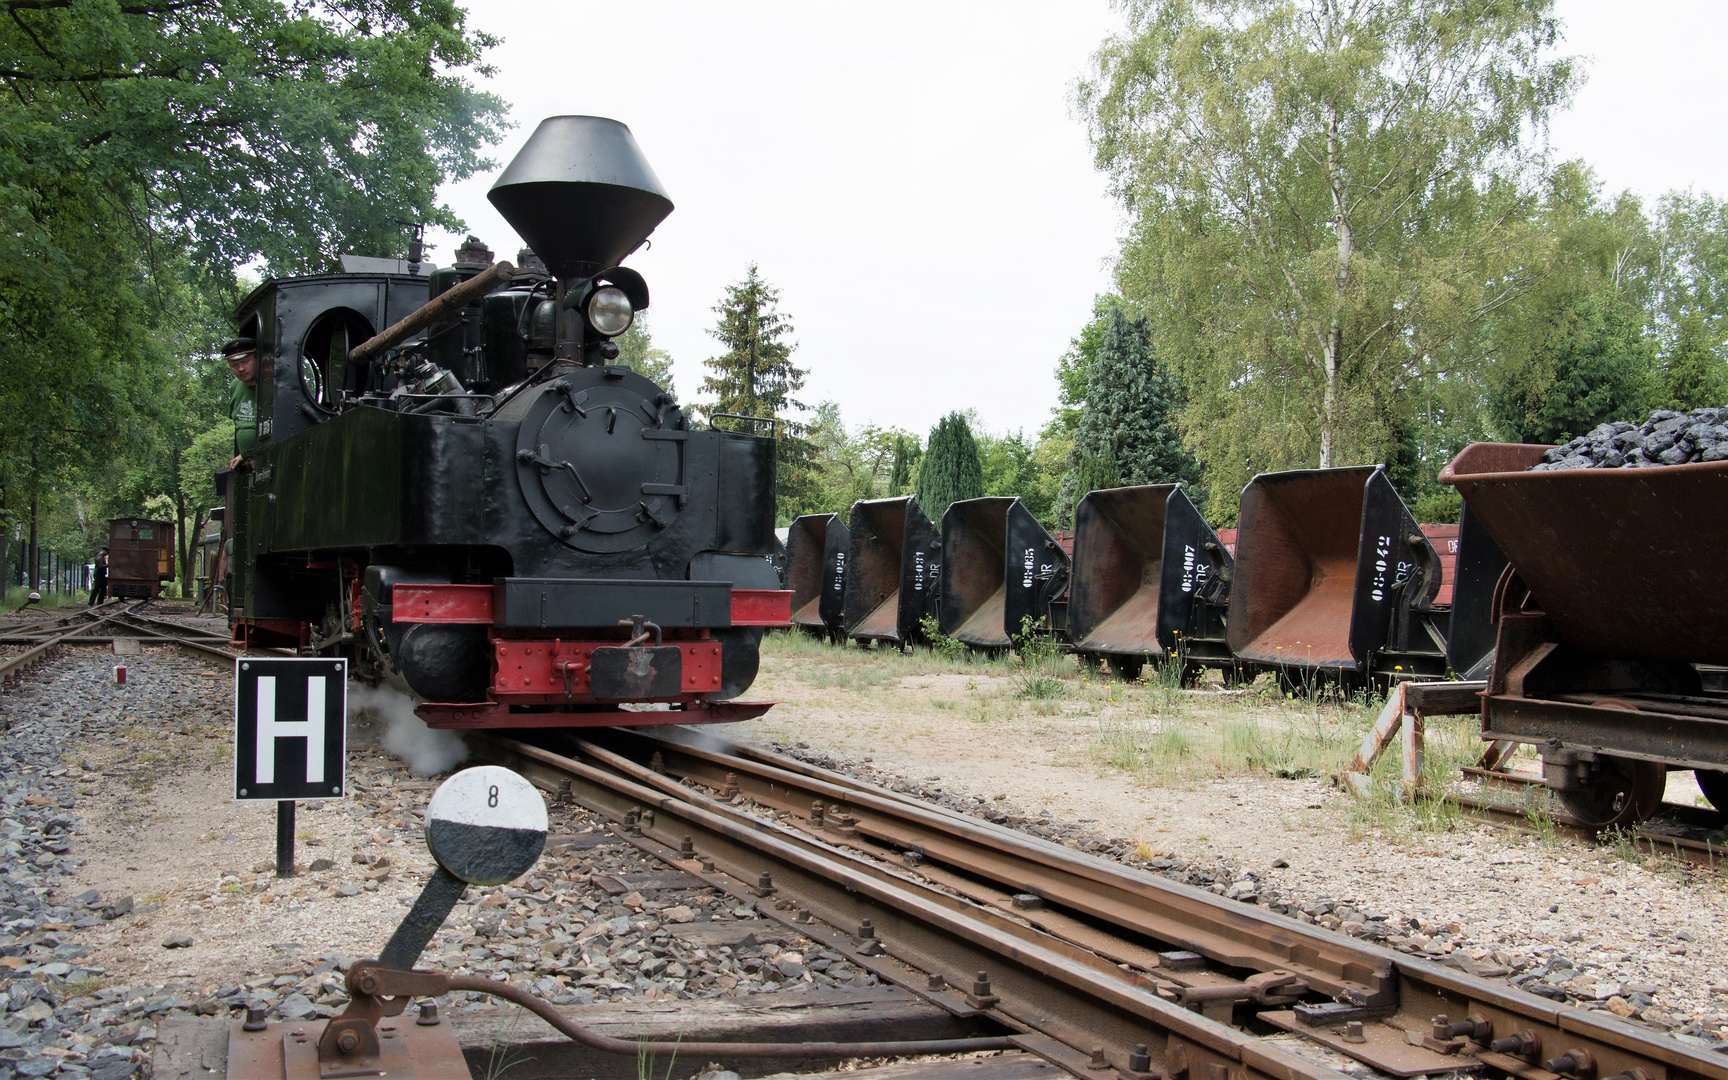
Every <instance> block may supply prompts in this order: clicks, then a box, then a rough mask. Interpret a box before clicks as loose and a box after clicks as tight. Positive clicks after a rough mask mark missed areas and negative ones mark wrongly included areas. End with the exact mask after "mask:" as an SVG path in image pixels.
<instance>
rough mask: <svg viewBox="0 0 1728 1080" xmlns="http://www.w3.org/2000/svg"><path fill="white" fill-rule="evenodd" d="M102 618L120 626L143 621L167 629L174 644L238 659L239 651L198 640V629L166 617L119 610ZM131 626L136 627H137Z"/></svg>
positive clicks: (199, 633) (200, 636) (220, 656)
mask: <svg viewBox="0 0 1728 1080" xmlns="http://www.w3.org/2000/svg"><path fill="white" fill-rule="evenodd" d="M103 618H104V619H106V620H108V621H113V622H119V623H120V624H121V625H122V626H126V625H128V622H129V621H130V622H132V623H136V622H143V623H145V624H146V625H147V627H149V628H151V629H157V628H159V629H162V630H166V631H168V634H167V635H166V636H168V637H170V638H172V640H173V643H174V644H176V645H181V646H184V647H185V648H188V649H193V650H195V651H197V652H201V653H206V654H208V655H210V656H214V657H216V658H217V659H220V660H238V659H240V654H239V653H236V652H231V651H230V650H228V649H222V648H218V647H217V646H215V645H211V644H209V643H208V639H205V640H199V639H200V638H204V635H203V634H202V633H201V632H200V631H197V630H194V629H193V628H191V627H187V626H181V625H179V624H178V623H173V622H170V621H168V620H166V619H152V618H150V617H149V616H146V615H135V614H133V613H131V612H119V613H117V614H115V615H108V616H103ZM133 628H135V629H136V628H137V627H133Z"/></svg>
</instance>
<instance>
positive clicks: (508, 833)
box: [426, 765, 546, 885]
mask: <svg viewBox="0 0 1728 1080" xmlns="http://www.w3.org/2000/svg"><path fill="white" fill-rule="evenodd" d="M426 846H427V847H429V848H431V849H432V857H433V858H434V859H437V860H438V865H439V866H442V867H443V868H444V869H446V870H448V871H450V873H451V874H453V875H455V876H456V877H458V878H461V879H462V880H463V881H466V882H468V883H469V884H470V885H502V884H504V883H505V882H506V881H513V880H515V879H516V878H519V877H521V876H522V875H523V874H526V873H527V872H528V871H530V870H532V869H533V868H534V864H535V863H536V862H538V861H539V859H540V851H541V849H542V848H544V847H545V846H546V800H545V799H543V798H541V797H540V792H539V791H537V790H535V788H534V785H533V784H530V783H529V782H528V781H526V780H524V779H523V778H522V777H521V776H520V775H518V774H516V773H513V772H511V771H510V770H509V769H506V768H503V767H501V766H498V765H480V766H477V767H475V768H472V769H463V770H462V771H461V772H459V773H457V774H456V775H455V776H452V777H451V778H450V779H448V780H446V781H444V783H443V784H441V785H439V787H438V790H437V791H436V792H434V793H433V795H432V802H431V803H430V804H429V805H428V806H427V807H426Z"/></svg>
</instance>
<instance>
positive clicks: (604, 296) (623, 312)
mask: <svg viewBox="0 0 1728 1080" xmlns="http://www.w3.org/2000/svg"><path fill="white" fill-rule="evenodd" d="M635 317H636V309H635V307H634V306H632V305H631V303H630V297H629V296H627V295H625V292H624V290H623V289H620V288H618V286H616V285H607V286H604V287H602V288H599V289H595V290H594V295H592V296H590V297H589V298H588V325H590V326H592V327H593V328H594V329H596V330H598V331H600V332H601V333H602V334H605V335H606V336H607V337H617V336H618V335H619V334H622V333H623V332H624V331H626V330H628V329H630V322H631V320H632V319H634V318H635Z"/></svg>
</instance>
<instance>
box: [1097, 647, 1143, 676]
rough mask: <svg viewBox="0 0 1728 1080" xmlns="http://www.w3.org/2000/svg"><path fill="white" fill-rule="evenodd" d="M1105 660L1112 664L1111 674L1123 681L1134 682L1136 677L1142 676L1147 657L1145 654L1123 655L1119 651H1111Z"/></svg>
mask: <svg viewBox="0 0 1728 1080" xmlns="http://www.w3.org/2000/svg"><path fill="white" fill-rule="evenodd" d="M1104 662H1105V663H1106V664H1109V665H1110V672H1111V674H1113V675H1115V676H1116V677H1117V678H1118V679H1121V680H1122V681H1123V682H1133V681H1134V680H1135V679H1138V678H1139V677H1140V672H1141V671H1143V670H1145V667H1146V658H1145V657H1144V656H1122V655H1120V654H1117V653H1111V654H1109V655H1108V656H1106V657H1105V658H1104Z"/></svg>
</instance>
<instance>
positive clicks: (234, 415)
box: [222, 337, 258, 469]
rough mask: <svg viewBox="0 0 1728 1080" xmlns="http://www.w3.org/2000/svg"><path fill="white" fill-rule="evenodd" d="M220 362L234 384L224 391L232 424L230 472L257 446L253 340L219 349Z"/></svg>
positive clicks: (255, 344) (255, 345) (236, 341)
mask: <svg viewBox="0 0 1728 1080" xmlns="http://www.w3.org/2000/svg"><path fill="white" fill-rule="evenodd" d="M222 359H224V360H226V361H228V370H229V371H232V372H233V373H234V385H233V386H232V387H231V388H230V389H229V391H228V416H229V418H230V419H231V420H233V421H234V460H232V461H230V462H229V463H228V467H229V468H230V469H233V468H238V467H239V465H240V462H242V461H244V460H245V459H246V458H249V457H251V456H252V451H253V450H254V449H256V448H257V446H258V341H257V339H255V338H249V337H242V338H235V339H234V340H233V341H230V342H229V343H228V344H226V345H224V346H222Z"/></svg>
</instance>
